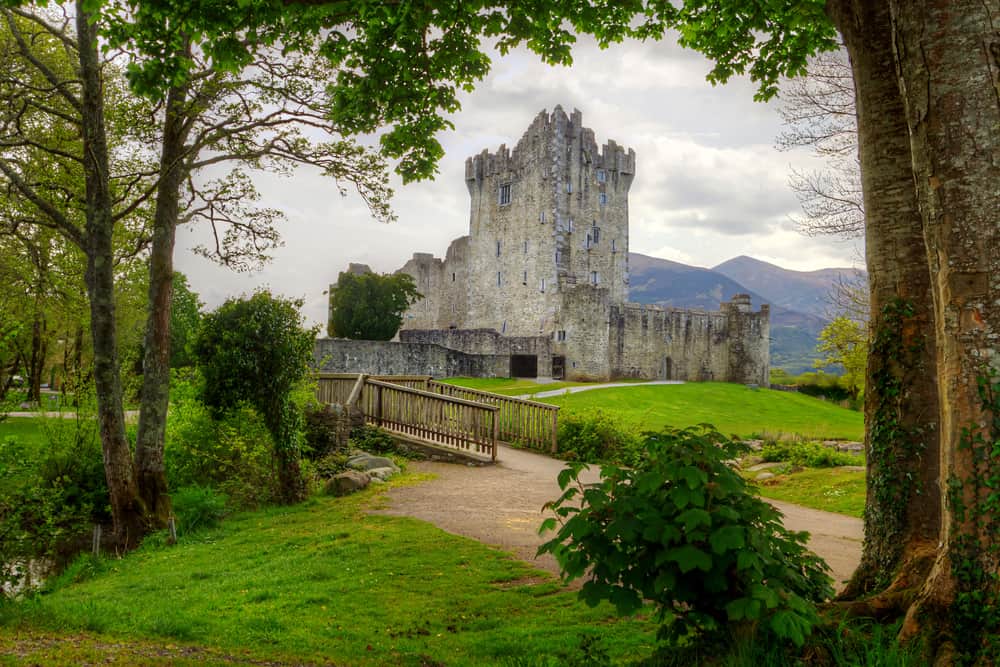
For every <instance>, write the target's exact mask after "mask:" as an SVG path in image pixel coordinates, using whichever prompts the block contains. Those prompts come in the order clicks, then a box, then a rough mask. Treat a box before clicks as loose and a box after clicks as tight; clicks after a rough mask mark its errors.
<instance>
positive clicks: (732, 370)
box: [610, 295, 770, 386]
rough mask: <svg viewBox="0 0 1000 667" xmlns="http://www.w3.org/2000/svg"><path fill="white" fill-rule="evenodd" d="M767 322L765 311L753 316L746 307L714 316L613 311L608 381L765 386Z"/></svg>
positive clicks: (646, 309)
mask: <svg viewBox="0 0 1000 667" xmlns="http://www.w3.org/2000/svg"><path fill="white" fill-rule="evenodd" d="M741 296H742V295H740V296H737V297H736V299H740V297H741ZM768 317H769V313H768V309H767V307H766V306H763V307H762V308H761V312H758V313H754V312H751V311H750V309H749V301H747V302H746V304H745V306H744V304H743V303H742V301H740V302H737V303H734V302H730V303H725V304H723V308H722V310H720V311H715V312H705V311H697V310H681V309H676V308H660V307H656V306H648V305H641V304H632V303H630V304H626V305H625V306H624V307H617V306H612V308H611V315H610V322H611V324H610V330H611V335H610V352H611V375H612V376H613V377H623V378H624V377H635V378H655V379H660V380H685V381H695V382H705V381H717V382H741V383H754V384H759V385H762V386H767V383H768V371H769V364H770V357H769V352H768V342H769V335H770V328H769V322H768Z"/></svg>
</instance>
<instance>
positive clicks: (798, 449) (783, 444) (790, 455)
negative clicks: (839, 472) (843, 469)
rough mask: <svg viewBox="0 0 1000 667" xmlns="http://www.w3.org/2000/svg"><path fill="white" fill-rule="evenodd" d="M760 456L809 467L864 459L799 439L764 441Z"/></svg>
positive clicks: (856, 461)
mask: <svg viewBox="0 0 1000 667" xmlns="http://www.w3.org/2000/svg"><path fill="white" fill-rule="evenodd" d="M760 456H761V458H763V459H764V460H765V461H783V462H787V463H791V464H792V465H797V466H807V467H809V468H832V467H834V466H851V465H860V464H863V463H864V459H863V458H862V457H860V456H857V455H855V454H850V453H848V452H839V451H837V450H836V449H834V448H832V447H827V446H825V445H823V444H821V443H818V442H813V441H808V440H801V441H785V440H778V441H774V440H772V441H770V442H767V443H764V446H763V447H762V448H761V450H760Z"/></svg>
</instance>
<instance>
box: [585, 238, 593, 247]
mask: <svg viewBox="0 0 1000 667" xmlns="http://www.w3.org/2000/svg"><path fill="white" fill-rule="evenodd" d="M592 240H593V237H591V235H590V234H587V244H586V246H585V247H586V248H587V250H590V244H591V242H592Z"/></svg>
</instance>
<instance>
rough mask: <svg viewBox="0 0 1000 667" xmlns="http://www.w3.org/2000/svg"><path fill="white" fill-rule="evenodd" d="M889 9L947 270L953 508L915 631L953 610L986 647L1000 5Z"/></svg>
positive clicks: (999, 249)
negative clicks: (984, 387)
mask: <svg viewBox="0 0 1000 667" xmlns="http://www.w3.org/2000/svg"><path fill="white" fill-rule="evenodd" d="M890 5H891V8H892V18H893V42H894V45H895V47H896V66H897V71H898V75H899V87H900V90H901V91H902V95H903V100H904V103H905V106H906V119H907V122H908V124H909V129H910V139H911V152H912V160H913V172H914V182H915V183H916V190H917V197H918V202H919V205H920V212H921V217H922V220H923V229H924V241H925V244H926V246H927V256H928V261H929V265H930V271H931V275H932V276H933V277H934V280H933V282H932V292H933V297H934V310H935V323H936V339H937V354H938V365H937V369H938V370H937V378H936V379H937V383H938V387H939V390H940V400H939V404H940V433H941V451H940V475H941V478H942V480H946V481H947V482H948V483H949V485H950V486H951V492H950V493H949V494H946V497H945V498H943V500H942V506H941V513H942V522H941V531H940V543H941V544H942V546H943V548H942V549H941V550H940V551H939V553H938V556H937V559H936V561H935V562H934V567H933V569H932V571H931V574H930V576H929V577H928V579H927V581H926V583H925V585H924V587H923V590H922V591H921V594H920V598H919V600H918V602H917V604H915V605H914V606H913V607H912V608H911V609H910V612H909V614H908V615H907V619H906V623H905V624H904V627H903V635H904V636H907V637H909V636H913V635H915V634H917V633H919V632H921V631H922V630H924V629H925V627H926V624H927V623H930V624H932V625H933V624H934V623H935V619H942V618H947V619H949V620H950V621H951V628H950V630H951V632H950V636H951V637H952V638H953V639H954V641H955V643H956V645H957V648H958V650H959V651H960V652H962V653H975V652H978V651H979V650H981V649H982V648H983V646H982V645H983V644H985V643H987V642H988V641H989V640H988V639H987V638H988V637H989V635H990V634H991V633H996V632H997V631H998V629H1000V627H998V626H1000V610H998V608H997V605H998V597H997V594H998V590H997V589H998V583H997V581H996V579H995V577H996V575H997V574H998V568H997V561H998V556H1000V535H998V531H997V527H996V525H995V523H994V522H995V521H996V520H997V518H998V517H997V516H996V512H997V506H998V503H1000V491H998V490H997V480H998V478H1000V460H997V458H996V456H995V454H994V453H993V452H992V451H991V448H992V447H993V446H994V443H995V442H997V441H998V440H1000V423H998V421H1000V415H998V414H997V411H998V410H997V404H996V401H995V399H993V398H992V397H991V396H989V395H987V396H985V397H984V396H983V395H981V390H982V389H983V386H982V385H981V384H980V383H981V382H983V381H984V380H985V379H986V378H988V377H990V373H991V372H995V371H996V370H997V369H998V368H1000V231H998V226H1000V225H998V213H1000V185H998V184H1000V33H998V32H997V26H1000V3H998V2H997V1H996V0H989V1H986V2H984V1H982V0H975V1H972V0H952V1H951V2H947V3H929V2H925V1H924V0H907V1H906V2H903V1H899V0H896V1H893V2H890ZM928 380H930V378H928ZM989 382H991V383H992V382H995V378H991V379H990V380H989ZM987 388H988V387H987ZM986 393H987V394H989V393H990V392H986ZM980 439H981V440H980ZM990 486H992V488H990ZM998 649H1000V647H993V650H998Z"/></svg>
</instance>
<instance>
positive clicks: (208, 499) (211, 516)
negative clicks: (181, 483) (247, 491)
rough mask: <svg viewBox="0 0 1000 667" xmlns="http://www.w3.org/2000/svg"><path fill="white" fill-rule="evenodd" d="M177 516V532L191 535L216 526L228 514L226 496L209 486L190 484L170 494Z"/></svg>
mask: <svg viewBox="0 0 1000 667" xmlns="http://www.w3.org/2000/svg"><path fill="white" fill-rule="evenodd" d="M170 499H171V501H172V502H173V507H174V514H175V515H176V516H177V532H178V533H179V534H181V535H189V534H191V533H194V532H196V531H199V530H203V529H205V528H214V527H215V526H217V525H218V524H219V521H220V520H221V519H222V517H224V516H225V515H226V500H227V499H226V496H225V495H224V494H221V493H218V492H217V491H215V490H214V489H212V488H210V487H207V486H188V487H184V488H182V489H178V490H177V491H174V492H173V494H171V496H170Z"/></svg>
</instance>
